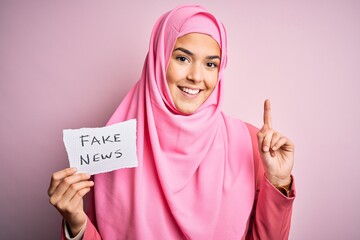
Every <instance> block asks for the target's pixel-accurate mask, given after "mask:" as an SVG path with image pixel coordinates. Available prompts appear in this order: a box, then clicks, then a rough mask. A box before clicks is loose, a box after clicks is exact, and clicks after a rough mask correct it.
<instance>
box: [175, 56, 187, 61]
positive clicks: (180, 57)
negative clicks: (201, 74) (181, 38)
mask: <svg viewBox="0 0 360 240" xmlns="http://www.w3.org/2000/svg"><path fill="white" fill-rule="evenodd" d="M176 60H178V61H180V62H189V59H188V58H187V57H184V56H177V57H176Z"/></svg>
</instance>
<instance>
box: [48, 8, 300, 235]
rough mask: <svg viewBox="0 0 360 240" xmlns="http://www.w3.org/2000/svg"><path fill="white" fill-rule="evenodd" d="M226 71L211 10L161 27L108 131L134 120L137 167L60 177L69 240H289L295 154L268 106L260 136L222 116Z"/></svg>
mask: <svg viewBox="0 0 360 240" xmlns="http://www.w3.org/2000/svg"><path fill="white" fill-rule="evenodd" d="M226 61H227V49H226V33H225V29H224V27H223V25H222V24H221V23H220V22H219V21H218V20H217V19H216V18H215V17H214V16H213V15H211V14H210V13H208V12H207V11H206V10H205V9H203V8H201V7H199V6H180V7H177V8H175V9H174V10H172V11H170V12H167V13H165V14H164V15H163V16H161V17H160V19H159V20H158V21H157V23H156V25H155V27H154V30H153V32H152V36H151V41H150V49H149V52H148V55H147V57H146V61H145V64H144V68H143V73H142V76H141V79H140V80H139V81H138V82H137V84H136V85H135V86H134V87H133V88H132V90H131V91H130V92H129V94H128V95H127V96H126V97H125V99H124V100H123V102H122V103H121V104H120V106H119V107H118V109H117V110H116V111H115V113H114V114H113V116H112V117H111V119H110V121H109V122H108V124H113V123H116V122H121V121H125V120H128V119H133V118H136V119H137V122H138V126H137V155H138V160H139V166H138V167H137V168H133V169H121V170H117V171H113V172H110V173H104V174H98V175H95V176H94V179H93V181H91V180H90V176H89V175H86V174H76V170H74V169H71V168H68V169H64V170H62V171H59V172H56V173H54V174H53V176H52V180H51V183H50V187H49V196H50V202H51V204H53V205H54V206H55V207H56V208H57V209H58V210H59V212H60V213H61V214H62V216H63V217H64V219H65V223H66V224H65V226H64V228H63V235H62V237H63V239H65V238H69V236H67V237H66V236H65V232H68V233H67V234H69V235H73V236H76V235H77V236H76V237H78V238H81V237H83V239H101V238H102V239H241V238H246V239H286V238H287V237H288V234H289V228H290V219H291V209H292V203H293V200H294V183H293V181H292V177H291V170H292V167H293V162H294V155H293V153H294V145H293V143H292V142H291V141H290V140H288V139H287V138H286V137H284V136H281V135H280V134H279V133H277V132H276V131H275V130H273V129H272V127H271V112H270V103H269V101H268V100H267V101H265V104H264V125H263V127H262V129H261V130H260V131H258V130H257V129H256V128H255V127H253V126H251V125H249V124H246V123H244V122H242V121H241V120H237V119H233V118H230V117H228V116H226V115H225V114H224V113H223V112H222V111H221V108H220V107H221V103H222V99H223V93H222V88H223V87H222V85H223V81H224V79H223V71H224V69H225V66H226ZM258 146H259V147H258ZM90 189H92V190H93V191H91V192H90V193H89V195H88V202H87V207H86V209H87V210H86V213H85V212H84V210H83V196H84V195H85V194H86V193H88V192H89V191H90Z"/></svg>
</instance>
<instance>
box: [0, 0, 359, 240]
mask: <svg viewBox="0 0 360 240" xmlns="http://www.w3.org/2000/svg"><path fill="white" fill-rule="evenodd" d="M190 2H194V1H175V0H173V1H160V0H157V1H146V0H142V1H136V0H133V1H130V3H126V4H124V1H115V0H114V1H110V0H109V1H94V0H86V1H85V0H79V1H60V0H58V1H25V0H24V1H19V0H14V1H10V0H9V1H6V0H5V1H1V2H0V107H1V108H0V109H1V126H0V133H1V134H0V148H1V151H0V159H1V160H0V162H1V167H0V171H1V173H0V178H1V179H0V187H1V197H0V209H1V214H0V228H1V229H0V238H1V239H30V238H31V239H57V238H58V236H59V232H60V222H61V217H60V215H59V214H58V213H57V211H56V210H55V209H54V208H53V207H52V206H50V204H49V203H48V196H47V193H46V192H47V187H48V184H49V180H50V175H51V174H52V173H53V172H54V171H57V170H59V169H62V168H65V167H66V166H68V162H67V156H66V152H65V148H64V145H63V142H62V129H65V128H79V127H96V126H102V125H104V124H105V123H106V121H107V119H108V118H109V117H110V115H111V114H112V112H113V111H114V110H115V108H116V107H117V105H118V104H119V103H120V102H121V100H122V98H123V97H124V95H125V93H126V92H127V91H128V90H129V89H130V87H131V86H132V85H133V84H134V83H135V82H136V81H137V79H138V78H139V76H140V73H141V69H142V64H143V60H144V57H145V55H146V51H147V47H148V42H149V37H150V32H151V29H152V26H153V24H154V23H155V21H156V19H157V18H158V17H159V16H160V14H161V13H163V12H165V11H167V10H169V9H171V8H173V7H175V6H176V5H177V4H180V3H190ZM196 2H197V3H199V4H201V5H204V6H205V7H207V8H208V9H209V10H210V11H212V12H213V13H214V14H215V15H216V16H218V17H219V18H220V19H221V20H222V21H223V22H224V24H225V26H226V27H227V30H228V35H229V65H228V71H227V73H226V78H225V81H226V86H225V87H226V99H225V103H224V107H223V109H224V111H225V112H227V113H228V114H230V115H232V116H236V117H239V118H241V119H243V120H245V121H248V122H251V123H253V124H254V125H256V126H260V125H261V122H262V102H263V100H264V99H265V98H270V99H271V101H272V106H273V122H274V127H275V128H276V129H278V130H279V131H280V132H282V133H286V135H288V136H289V137H290V138H292V139H293V140H294V141H295V143H296V149H297V150H296V163H295V168H294V175H295V177H296V183H297V189H298V197H297V199H296V201H295V208H294V214H293V224H292V229H291V235H290V239H359V238H360V227H359V223H360V207H359V206H358V204H359V198H360V193H359V188H358V184H359V181H358V177H357V173H358V172H359V171H358V169H359V167H360V163H359V162H360V161H359V160H360V158H359V153H358V149H359V135H360V121H359V120H360V107H359V103H360V78H359V75H360V74H359V73H360V2H359V1H355V0H354V1H350V0H342V1H341V0H338V1H335V0H327V1H325V0H324V1H309V0H307V1H296V2H295V1H263V2H260V1H235V0H234V1H196Z"/></svg>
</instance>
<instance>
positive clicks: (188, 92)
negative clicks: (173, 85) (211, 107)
mask: <svg viewBox="0 0 360 240" xmlns="http://www.w3.org/2000/svg"><path fill="white" fill-rule="evenodd" d="M179 88H180V90H181V91H183V92H184V93H187V94H189V95H196V94H198V93H199V92H200V91H201V89H191V88H187V87H179Z"/></svg>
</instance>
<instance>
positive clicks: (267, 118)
mask: <svg viewBox="0 0 360 240" xmlns="http://www.w3.org/2000/svg"><path fill="white" fill-rule="evenodd" d="M257 138H258V145H259V151H260V156H261V158H262V160H263V165H264V170H265V176H266V178H267V179H268V180H269V181H270V182H271V183H272V184H273V185H274V186H275V187H282V186H288V185H289V184H290V183H291V171H292V168H293V165H294V144H293V142H292V141H290V140H289V139H288V138H287V137H285V136H283V135H281V134H280V133H279V132H277V131H275V130H274V129H273V128H272V122H271V106H270V101H269V100H268V99H267V100H265V103H264V125H263V127H262V128H261V129H260V131H259V132H258V134H257Z"/></svg>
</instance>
